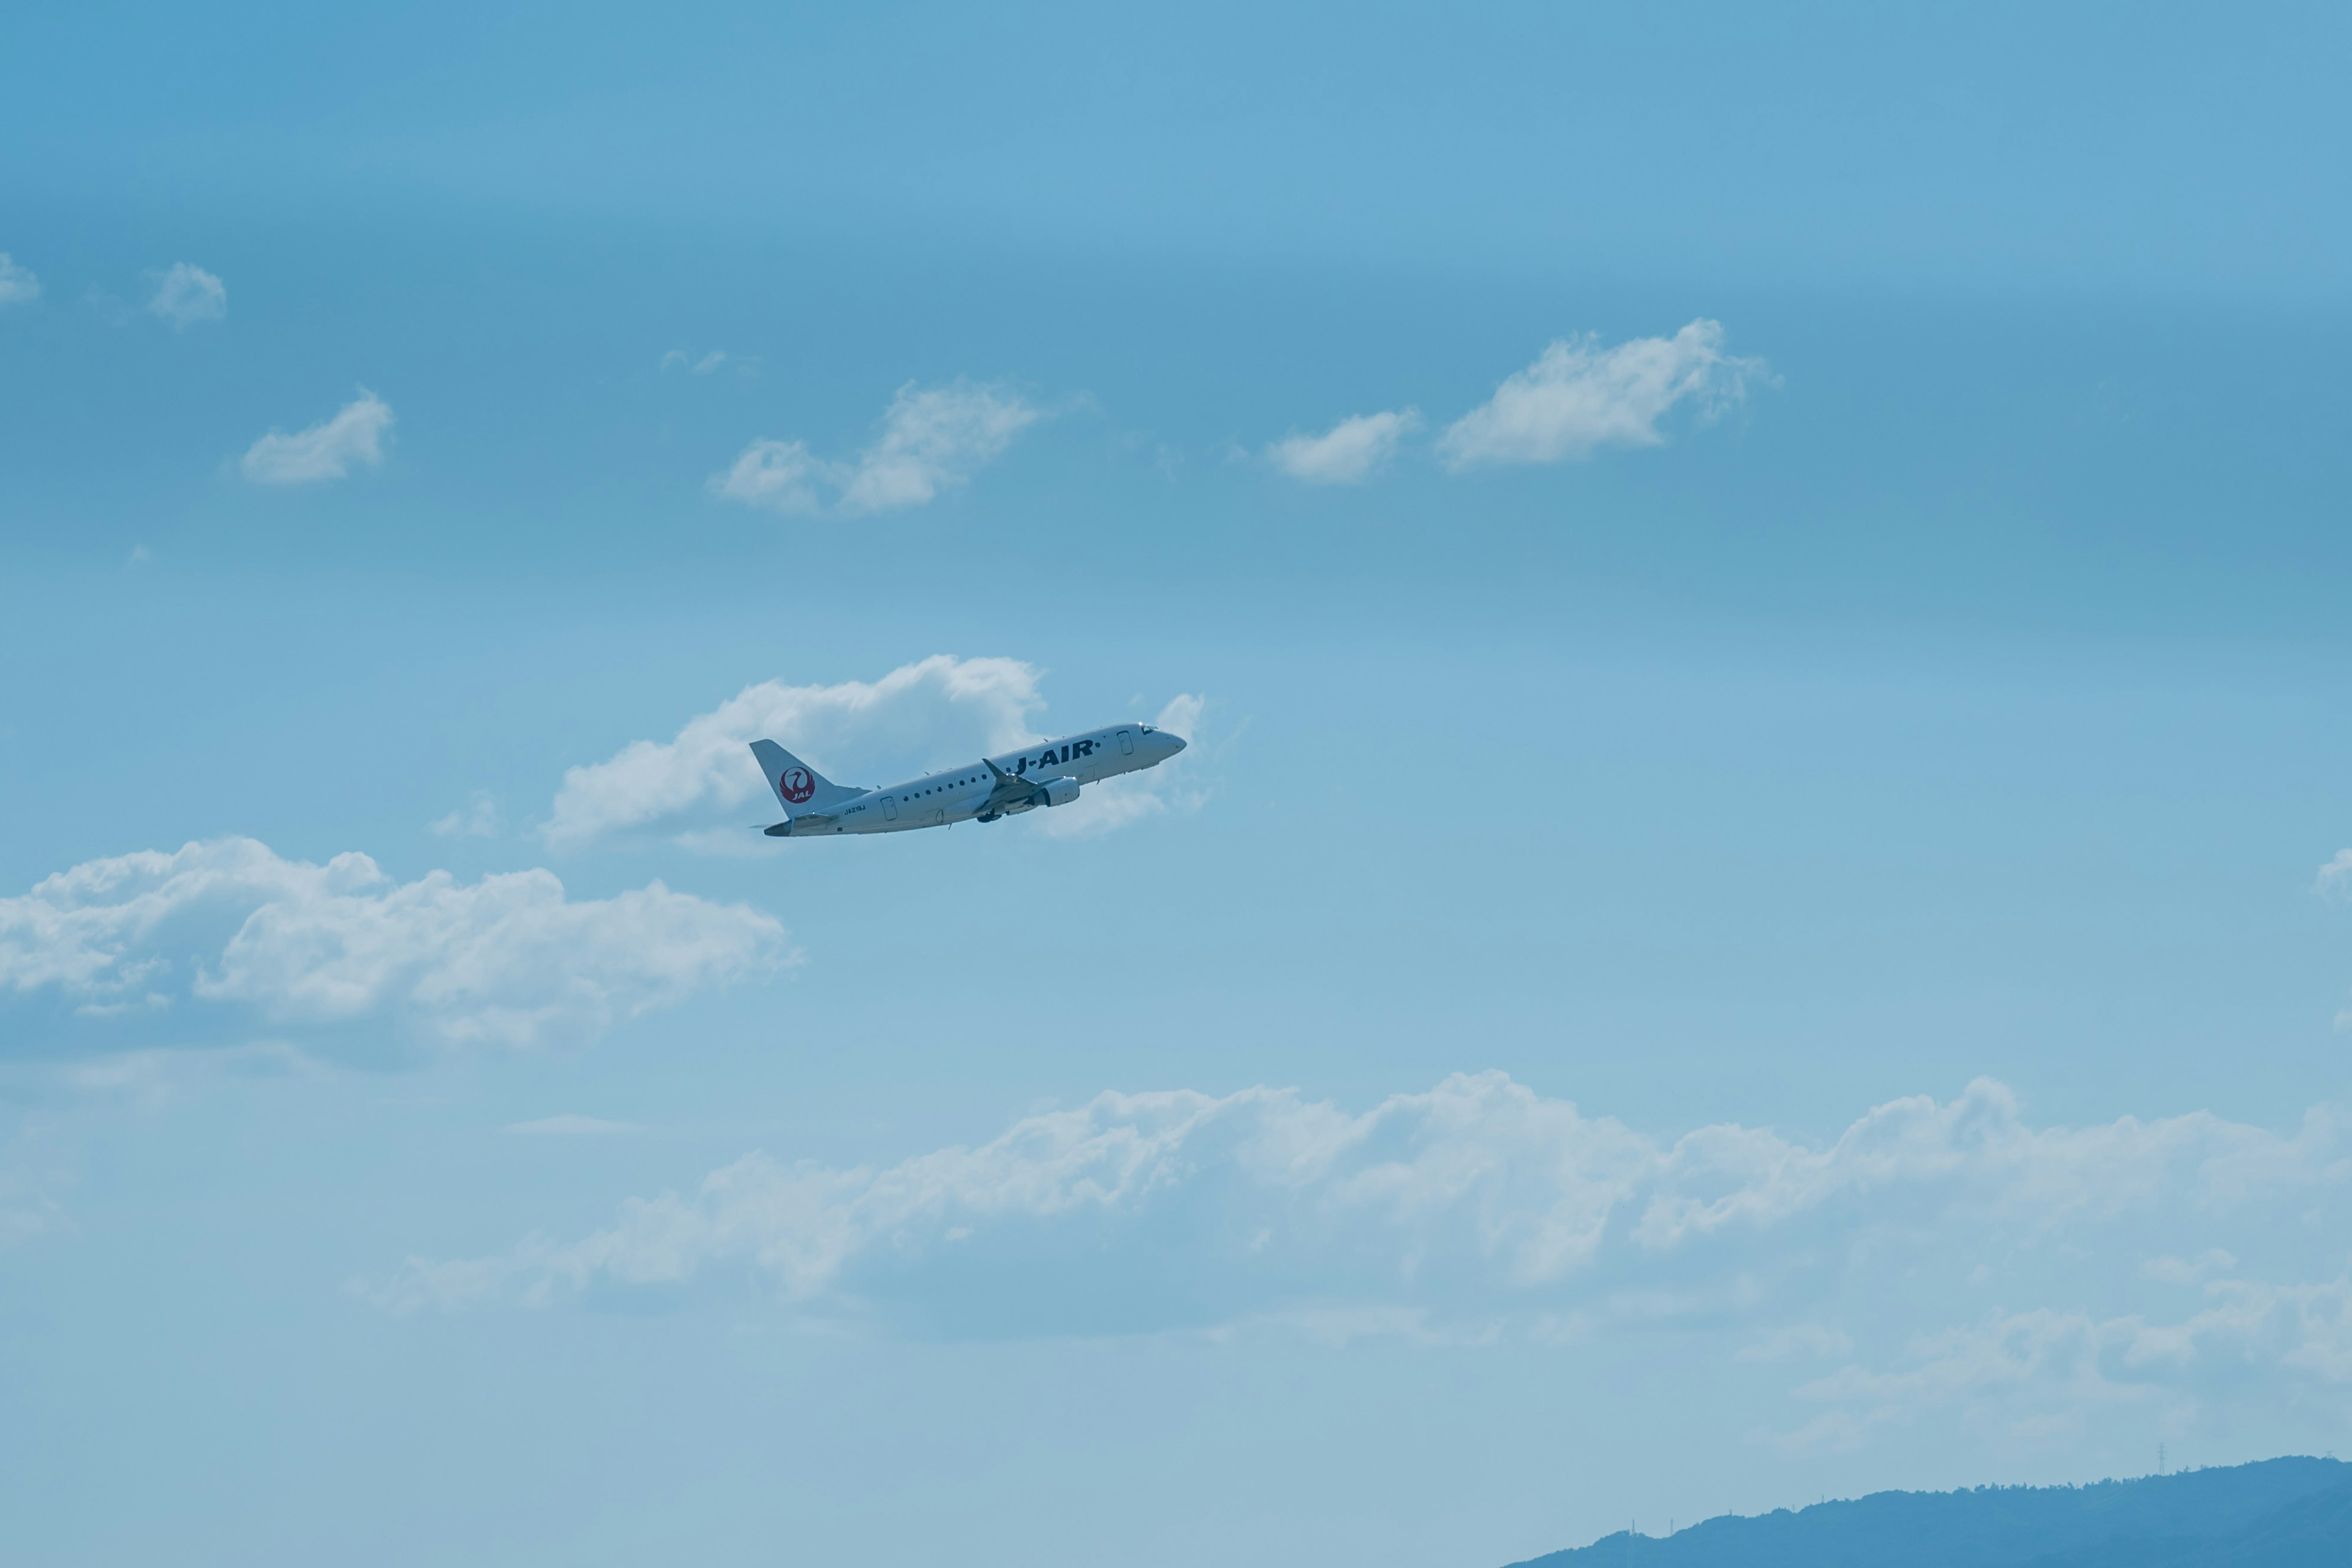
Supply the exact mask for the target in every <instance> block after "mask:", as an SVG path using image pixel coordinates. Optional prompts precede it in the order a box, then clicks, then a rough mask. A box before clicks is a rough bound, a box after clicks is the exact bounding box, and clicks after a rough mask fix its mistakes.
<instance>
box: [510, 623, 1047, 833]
mask: <svg viewBox="0 0 2352 1568" xmlns="http://www.w3.org/2000/svg"><path fill="white" fill-rule="evenodd" d="M1037 680H1038V672H1037V670H1036V669H1035V668H1033V667H1032V666H1029V665H1026V664H1024V663H1022V662H1021V661H1020V660H1018V659H1011V658H953V657H952V656H950V655H947V654H934V655H933V656H932V657H930V658H926V659H923V660H921V661H919V662H918V663H915V664H908V665H902V666H900V667H899V668H897V669H894V670H892V671H891V672H890V673H889V674H887V675H886V676H884V677H883V678H882V679H879V680H874V681H864V680H845V681H843V682H841V683H840V684H839V685H836V686H787V685H785V684H784V683H783V682H782V681H781V680H763V681H761V682H760V683H759V684H758V685H756V686H747V687H745V688H744V689H742V690H741V691H739V692H737V693H736V694H735V695H734V696H733V697H731V698H730V699H729V700H727V701H725V702H723V703H721V704H719V707H717V708H716V709H714V710H711V711H710V712H708V713H701V714H698V715H696V716H695V717H694V718H692V719H689V720H688V721H686V724H685V726H684V727H683V728H681V729H680V730H679V731H678V732H677V736H676V737H675V738H674V739H672V740H669V741H634V742H630V743H629V744H628V745H626V746H625V747H623V748H622V749H621V750H620V751H619V752H615V753H614V755H612V756H610V757H608V758H606V759H605V760H604V761H603V762H601V763H591V764H589V765H587V766H585V767H575V768H571V769H568V770H566V772H565V773H564V775H563V786H562V789H560V790H559V791H557V793H556V796H555V804H554V807H553V809H552V811H551V813H550V815H549V817H548V820H547V822H546V824H545V825H544V826H543V827H542V828H541V832H542V833H543V834H544V835H545V836H546V838H547V840H548V842H549V843H551V844H554V845H558V846H562V847H574V846H578V845H582V844H585V843H588V842H590V841H591V840H593V839H596V838H599V837H604V836H606V835H609V834H612V833H616V832H620V831H623V830H625V829H629V828H635V827H643V826H647V825H650V824H654V823H659V822H664V821H666V820H669V819H675V818H677V817H680V816H686V815H688V814H699V815H701V816H705V817H707V816H709V815H710V814H712V813H714V812H716V811H719V810H730V811H731V810H736V809H739V808H740V807H742V806H744V805H748V804H750V803H751V802H752V801H754V800H759V799H763V798H766V785H765V783H764V781H763V780H761V777H760V769H759V765H758V764H757V763H754V762H753V761H752V760H751V752H750V751H749V750H747V749H746V748H747V747H748V746H749V744H750V742H752V741H754V740H757V739H760V738H761V737H762V736H765V737H767V738H769V739H771V740H773V741H775V742H778V743H780V744H782V746H784V747H785V748H786V749H787V750H789V751H792V752H795V753H797V754H798V755H800V756H801V757H803V758H805V759H806V760H807V761H808V762H809V763H810V764H811V765H813V766H814V767H815V768H816V769H817V770H818V771H819V772H820V773H825V774H827V775H828V776H830V777H831V778H833V779H834V781H835V783H837V784H856V783H859V782H861V781H860V780H859V779H858V778H855V777H851V776H847V775H846V774H845V773H842V772H836V771H835V770H836V769H845V768H847V767H851V766H856V767H865V768H870V769H874V770H877V776H875V777H873V778H867V779H864V780H863V781H862V782H864V783H866V784H883V783H888V782H890V781H891V780H892V779H896V778H903V777H906V776H908V775H909V774H912V773H918V772H920V771H921V770H922V769H923V768H925V767H929V766H933V765H937V764H938V763H940V762H942V761H943V760H945V759H950V758H954V757H959V756H967V757H968V756H977V755H979V754H981V753H982V752H1002V751H1009V750H1011V749H1013V747H1015V746H1018V745H1020V744H1022V743H1023V742H1026V741H1030V740H1034V739H1035V738H1036V737H1035V736H1034V733H1033V732H1032V731H1031V730H1030V728H1029V718H1030V715H1031V714H1032V713H1034V711H1035V710H1038V709H1039V708H1042V707H1043V706H1044V705H1045V699H1044V697H1043V696H1042V695H1040V693H1039V691H1038V687H1037ZM883 774H887V777H885V776H881V775H883ZM768 805H770V806H772V805H774V802H773V801H772V800H769V801H768ZM1062 809H1066V808H1062Z"/></svg>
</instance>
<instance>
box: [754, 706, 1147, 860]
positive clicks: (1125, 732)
mask: <svg viewBox="0 0 2352 1568" xmlns="http://www.w3.org/2000/svg"><path fill="white" fill-rule="evenodd" d="M1183 749H1184V739H1183V737H1182V736H1181V735H1171V734H1170V733H1169V732H1168V731H1165V730H1160V729H1155V728H1153V727H1152V726H1151V725H1150V724H1112V725H1108V726H1107V727H1105V728H1103V729H1100V730H1088V731H1086V733H1084V734H1082V735H1066V736H1064V737H1062V738H1061V739H1060V740H1058V741H1049V742H1045V743H1044V744H1042V745H1035V746H1027V747H1024V748H1023V749H1022V750H1020V751H1018V752H1005V753H1004V754H1003V755H1002V756H997V757H982V758H981V759H980V760H979V761H978V762H976V763H965V764H964V765H963V766H962V767H960V768H950V769H948V770H947V771H946V772H944V773H927V774H925V775H924V776H923V777H921V778H919V779H911V780H909V781H908V782H907V783H905V784H892V785H891V786H890V787H889V788H887V789H856V788H853V787H851V786H849V785H846V784H835V783H834V782H833V781H832V780H830V779H828V778H826V777H825V776H824V774H823V773H818V772H817V771H816V770H815V769H814V768H813V767H811V766H809V765H808V764H807V763H804V762H803V761H801V760H800V759H799V758H798V757H796V756H794V755H793V754H792V753H791V752H788V751H786V750H784V749H783V748H782V746H779V745H778V744H776V743H775V742H773V741H754V742H751V754H752V755H753V756H754V757H756V758H758V759H759V762H760V771H761V773H764V774H766V775H767V779H768V787H769V788H770V789H772V790H773V791H775V794H776V799H777V801H778V802H779V803H780V804H782V806H783V808H784V820H783V821H782V822H779V823H776V824H775V825H774V826H769V827H763V828H761V832H762V833H765V834H766V835H767V836H768V837H771V838H814V837H818V836H820V835H823V834H828V833H904V832H906V831H908V829H910V828H916V827H945V826H947V825H948V824H950V823H951V822H994V821H995V820H996V819H997V818H999V817H1001V816H1016V815H1018V814H1019V813H1021V812H1024V811H1034V810H1035V809H1036V808H1037V807H1039V806H1041V805H1046V806H1052V805H1069V804H1070V802H1072V801H1074V800H1076V799H1077V798H1078V791H1079V790H1080V789H1081V788H1082V787H1083V786H1085V785H1087V784H1094V783H1097V782H1098V781H1100V780H1102V779H1107V778H1111V777H1114V776H1116V775H1118V774H1119V773H1136V772H1139V771H1140V770H1141V769H1144V768H1152V767H1158V766H1159V765H1160V763H1164V762H1166V761H1167V760H1168V759H1169V758H1171V757H1172V756H1174V755H1175V754H1176V753H1177V752H1181V751H1182V750H1183Z"/></svg>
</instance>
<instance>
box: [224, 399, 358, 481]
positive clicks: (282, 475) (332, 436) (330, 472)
mask: <svg viewBox="0 0 2352 1568" xmlns="http://www.w3.org/2000/svg"><path fill="white" fill-rule="evenodd" d="M392 423H393V421H392V408H391V405H388V404H386V403H385V402H384V401H383V399H382V398H380V397H378V396H377V395H375V394H374V393H373V392H370V391H369V390H368V389H367V388H366V387H361V388H360V395H359V396H358V397H356V398H354V399H353V400H352V401H351V402H349V403H346V404H345V405H343V406H342V407H341V409H339V410H337V411H336V414H335V416H334V417H333V418H331V419H328V420H325V421H322V422H321V423H320V424H317V425H313V426H310V428H309V429H307V430H300V431H297V432H295V433H294V434H293V435H290V436H289V435H287V434H286V433H285V432H284V431H281V430H272V431H271V432H270V433H269V434H268V435H267V436H264V437H261V439H259V440H258V441H256V442H255V443H254V444H253V445H252V446H251V447H247V449H246V454H245V456H244V457H243V458H239V459H238V460H237V469H238V471H239V472H241V473H243V474H244V475H245V477H246V478H247V479H251V480H253V481H254V482H255V483H256V484H263V485H307V484H317V483H319V482H320V481H321V480H325V479H341V478H342V477H343V476H344V475H346V474H348V473H350V472H351V470H352V465H354V464H365V465H366V466H368V467H370V468H373V467H374V466H375V465H377V464H379V463H381V462H383V437H384V434H385V432H387V431H389V430H390V429H391V428H392Z"/></svg>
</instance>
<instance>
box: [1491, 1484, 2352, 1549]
mask: <svg viewBox="0 0 2352 1568" xmlns="http://www.w3.org/2000/svg"><path fill="white" fill-rule="evenodd" d="M1885 1563H1902V1564H1904V1565H1905V1568H2255V1565H2256V1564H2260V1565H2261V1568H2322V1565H2323V1564H2324V1565H2326V1568H2342V1565H2343V1564H2345V1563H2352V1464H2347V1463H2344V1462H2342V1461H2340V1460H2336V1459H2334V1458H2311V1457H2308V1456H2290V1457H2287V1458H2276V1459H2262V1460H2257V1461H2255V1462H2253V1463H2251V1464H2245V1465H2233V1466H2229V1467H2226V1468H2213V1469H2200V1470H2183V1471H2178V1472H2175V1473H2173V1474H2170V1475H2162V1476H2144V1477H2140V1478H2138V1479H2133V1480H2104V1481H2096V1482H2094V1483H2092V1484H2091V1485H2089V1486H2064V1487H1976V1488H1966V1489H1960V1490H1958V1491H1948V1492H1905V1491H1885V1492H1873V1493H1871V1494H1869V1495H1868V1496H1866V1497H1860V1498H1853V1499H1845V1500H1839V1501H1836V1502H1825V1503H1814V1504H1812V1505H1811V1506H1809V1507H1806V1508H1803V1509H1799V1510H1789V1509H1776V1510H1773V1511H1772V1512H1770V1513H1766V1514H1752V1515H1741V1514H1722V1515H1718V1516H1717V1517H1716V1518H1714V1519H1710V1520H1706V1521H1702V1522H1701V1523H1698V1524H1695V1525H1692V1526H1691V1527H1690V1528H1689V1529H1687V1530H1682V1531H1676V1532H1675V1533H1674V1534H1672V1535H1667V1536H1650V1535H1636V1534H1633V1533H1632V1532H1631V1531H1618V1532H1616V1533H1615V1534H1613V1535H1606V1536H1603V1537H1601V1539H1600V1540H1599V1541H1596V1542H1593V1543H1592V1544H1591V1545H1590V1546H1580V1547H1570V1548H1568V1549H1566V1550H1563V1551H1559V1552H1548V1553H1546V1554H1544V1555H1543V1556H1540V1557H1530V1558H1528V1559H1525V1560H1524V1561H1522V1562H1519V1563H1512V1564H1509V1565H1508V1568H1626V1565H1629V1564H1639V1565H1641V1568H1879V1565H1881V1564H1885Z"/></svg>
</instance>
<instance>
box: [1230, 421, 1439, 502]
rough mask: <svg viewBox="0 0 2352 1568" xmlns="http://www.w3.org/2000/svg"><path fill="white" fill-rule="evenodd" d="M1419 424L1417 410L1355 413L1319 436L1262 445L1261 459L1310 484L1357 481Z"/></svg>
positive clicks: (1368, 474)
mask: <svg viewBox="0 0 2352 1568" xmlns="http://www.w3.org/2000/svg"><path fill="white" fill-rule="evenodd" d="M1420 428H1421V411H1420V410H1419V409H1414V408H1404V409H1399V410H1396V411H1394V412H1392V413H1386V414H1359V415H1356V416H1354V417H1352V418H1348V419H1342V420H1340V421H1339V423H1338V424H1337V425H1334V426H1331V428H1330V429H1328V430H1327V431H1325V432H1324V433H1323V434H1322V435H1320V436H1293V437H1289V438H1288V439H1286V440H1282V441H1276V443H1275V444H1274V445H1273V446H1271V447H1267V448H1266V449H1265V456H1266V460H1267V461H1268V462H1270V463H1272V464H1273V465H1274V466H1275V467H1276V468H1278V469H1280V470H1281V471H1282V472H1284V473H1286V474H1287V475H1289V476H1290V477H1291V478H1292V479H1297V480H1300V481H1301V482H1303V483H1306V484H1310V485H1359V484H1361V483H1363V482H1364V481H1365V480H1366V479H1370V477H1371V476H1372V475H1373V474H1374V473H1375V472H1377V471H1378V470H1379V469H1380V468H1381V467H1382V466H1384V465H1385V464H1386V463H1387V462H1388V460H1389V459H1390V458H1391V457H1393V456H1395V454H1396V449H1397V444H1398V443H1399V442H1401V441H1402V440H1403V439H1404V438H1405V437H1407V436H1410V435H1411V434H1412V433H1413V432H1414V431H1415V430H1418V429H1420Z"/></svg>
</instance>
